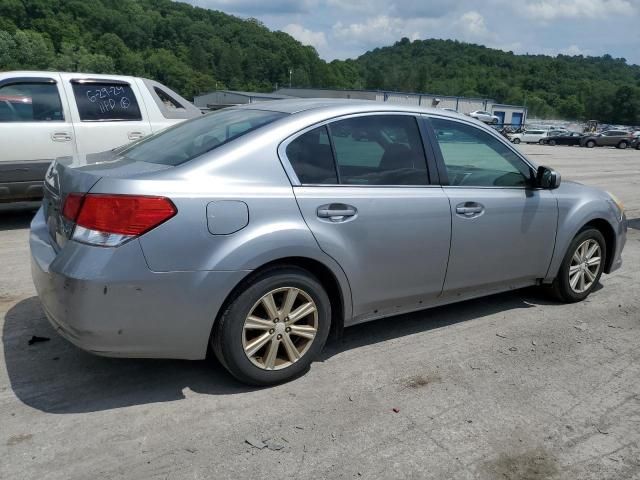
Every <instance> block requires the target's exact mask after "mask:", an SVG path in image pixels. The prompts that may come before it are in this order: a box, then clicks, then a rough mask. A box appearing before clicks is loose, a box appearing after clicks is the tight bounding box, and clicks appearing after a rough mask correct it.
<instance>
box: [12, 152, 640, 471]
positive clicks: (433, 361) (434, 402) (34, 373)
mask: <svg viewBox="0 0 640 480" xmlns="http://www.w3.org/2000/svg"><path fill="white" fill-rule="evenodd" d="M521 148H522V150H524V151H525V152H526V153H528V154H530V155H531V158H533V159H534V160H535V161H536V162H537V163H539V164H545V165H550V166H553V167H555V168H557V169H558V170H560V172H561V173H562V174H563V176H564V178H569V179H575V180H578V181H581V182H584V183H588V184H593V185H597V186H600V187H603V188H606V189H608V190H611V191H613V192H614V193H615V194H616V195H618V196H619V197H620V198H621V199H622V200H623V201H624V202H625V204H626V205H627V208H628V217H629V218H630V219H631V221H630V227H631V228H630V230H629V237H628V243H627V247H626V250H625V253H624V261H625V264H624V266H623V268H622V270H620V271H618V272H616V273H615V274H613V275H610V276H605V277H604V279H603V282H602V283H603V285H602V287H601V288H600V289H599V290H598V291H596V292H595V293H594V294H593V295H592V296H591V297H590V298H589V299H588V300H587V301H585V302H583V303H580V304H574V305H561V304H558V303H554V302H552V301H550V300H549V299H548V298H547V297H545V296H544V295H541V294H540V293H539V292H538V291H536V290H535V289H530V290H524V291H518V292H514V293H509V294H502V295H496V296H493V297H489V298H484V299H480V300H475V301H469V302H465V303H463V304H459V305H455V306H449V307H443V308H437V309H435V310H430V311H426V312H422V313H418V314H412V315H406V316H401V317H395V318H391V319H387V320H382V321H379V322H375V323H373V324H367V325H361V326H358V327H354V328H351V329H347V331H346V333H345V337H344V339H343V340H341V341H334V342H332V343H331V344H330V345H329V346H328V347H327V349H326V353H325V355H324V358H323V359H322V361H320V362H317V363H315V364H314V365H313V366H312V368H311V371H310V372H309V373H308V374H307V375H305V376H304V377H302V378H300V379H298V380H296V381H294V382H291V383H289V384H286V385H282V386H279V387H276V388H268V389H250V388H246V387H244V386H241V385H239V384H238V383H236V382H235V381H233V380H231V379H230V378H229V376H228V375H227V374H226V373H225V372H224V371H223V370H222V368H221V367H220V366H218V365H217V364H215V363H214V362H210V361H207V362H186V361H185V362H179V361H152V360H115V359H105V358H99V357H94V356H92V355H90V354H87V353H84V352H82V351H80V350H78V349H77V348H75V347H73V346H71V345H70V344H68V343H67V342H66V341H64V340H62V339H61V338H59V337H58V336H57V335H56V334H55V333H54V332H53V330H52V329H51V327H50V326H49V324H48V323H47V321H46V320H45V318H44V316H43V313H42V311H41V309H40V306H39V303H38V299H37V298H36V297H35V296H34V295H35V293H34V289H33V286H32V284H31V280H30V273H29V262H28V246H27V236H28V230H27V228H28V223H29V219H30V216H31V215H32V214H33V207H31V208H29V207H28V206H27V207H24V206H20V207H10V208H7V207H4V208H2V209H0V323H1V324H2V345H1V346H0V349H2V352H1V353H2V354H1V355H0V422H1V423H0V459H1V460H0V478H3V479H39V480H40V479H65V480H68V479H83V480H84V479H88V478H95V479H98V478H100V479H102V478H108V479H125V478H126V479H130V478H145V479H163V480H164V479H184V478H189V479H212V478H215V479H223V478H232V479H239V478H296V479H307V478H309V479H312V478H313V479H319V478H347V479H348V478H372V479H380V478H393V479H400V478H412V479H413V478H415V479H418V478H420V479H423V478H433V479H445V478H455V479H456V480H461V479H476V478H477V479H543V478H544V479H547V478H563V479H598V480H601V479H622V478H640V445H639V443H640V349H639V348H638V345H640V309H639V306H640V298H639V293H640V289H639V287H640V269H639V268H638V266H639V265H640V152H638V151H631V150H628V151H619V150H615V149H593V150H587V149H580V148H572V147H542V146H537V145H535V146H528V147H527V146H523V147H521ZM32 335H39V336H44V337H50V338H51V340H50V341H48V342H45V343H37V344H34V345H32V346H29V345H28V344H27V342H28V340H29V339H30V338H31V336H32ZM394 409H396V410H397V412H396V411H394ZM247 442H251V443H253V444H254V445H256V446H257V447H263V446H264V448H256V447H255V446H251V445H250V444H249V443H247Z"/></svg>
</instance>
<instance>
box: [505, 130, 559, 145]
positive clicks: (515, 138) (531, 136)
mask: <svg viewBox="0 0 640 480" xmlns="http://www.w3.org/2000/svg"><path fill="white" fill-rule="evenodd" d="M547 136H549V132H548V131H547V130H526V131H524V132H522V133H514V134H512V135H510V137H509V138H510V139H511V141H512V142H513V143H516V144H517V143H539V144H542V143H543V142H542V140H543V139H544V138H546V137H547Z"/></svg>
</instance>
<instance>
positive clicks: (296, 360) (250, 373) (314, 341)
mask: <svg viewBox="0 0 640 480" xmlns="http://www.w3.org/2000/svg"><path fill="white" fill-rule="evenodd" d="M330 324H331V304H330V302H329V297H328V296H327V293H326V292H325V290H324V288H323V287H322V285H321V283H320V282H319V281H318V279H317V278H316V277H315V276H313V275H312V274H311V273H309V272H308V271H306V270H304V269H301V268H298V267H279V268H274V269H271V270H267V271H265V272H263V273H261V274H259V275H257V276H256V277H254V278H252V279H251V280H250V281H249V282H248V283H247V284H246V285H245V286H244V288H242V290H241V291H240V292H239V293H238V294H237V295H236V296H235V297H234V298H233V299H232V300H231V302H230V303H229V304H228V305H227V307H226V308H225V310H224V312H223V313H222V315H221V316H220V318H219V319H218V321H217V322H216V325H215V327H214V333H213V336H212V345H211V346H212V348H213V351H214V353H215V355H216V357H217V358H218V360H220V363H222V364H223V365H224V366H225V367H226V369H227V370H228V371H229V373H231V374H232V375H233V376H234V377H236V378H237V379H238V380H240V381H241V382H244V383H247V384H251V385H258V386H264V385H273V384H277V383H282V382H285V381H288V380H291V379H293V378H295V377H297V376H299V375H301V374H302V373H304V372H306V371H307V369H308V368H309V365H310V364H311V362H312V361H313V360H315V359H316V358H317V357H318V355H319V354H320V352H321V351H322V348H323V347H324V344H325V342H326V340H327V337H328V335H329V328H330Z"/></svg>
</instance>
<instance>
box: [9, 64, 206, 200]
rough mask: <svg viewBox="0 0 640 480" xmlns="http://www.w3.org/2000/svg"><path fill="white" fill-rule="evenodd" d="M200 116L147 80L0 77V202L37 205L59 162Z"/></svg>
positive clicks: (36, 74)
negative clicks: (47, 178) (48, 176)
mask: <svg viewBox="0 0 640 480" xmlns="http://www.w3.org/2000/svg"><path fill="white" fill-rule="evenodd" d="M201 114H202V113H201V111H200V109H198V108H197V107H195V106H194V105H192V104H191V103H190V102H189V101H187V100H185V99H184V98H182V97H181V96H180V95H178V94H177V93H175V92H174V91H172V90H171V89H169V88H167V87H165V86H164V85H162V84H160V83H158V82H155V81H153V80H148V79H145V78H137V77H127V76H120V75H98V74H83V73H60V72H3V73H0V202H8V201H17V200H31V199H39V198H41V197H42V181H43V179H44V176H45V173H46V171H47V168H48V167H49V164H50V163H51V161H52V160H53V159H55V158H57V157H63V156H70V155H77V154H79V155H89V154H92V153H97V152H104V151H107V150H111V149H113V148H116V147H119V146H121V145H125V144H127V143H129V142H132V141H135V140H138V139H140V138H142V137H144V136H146V135H149V134H151V133H154V132H157V131H159V130H162V129H164V128H166V127H168V126H170V125H173V124H175V123H178V122H181V121H184V120H185V119H188V118H192V117H197V116H199V115H201Z"/></svg>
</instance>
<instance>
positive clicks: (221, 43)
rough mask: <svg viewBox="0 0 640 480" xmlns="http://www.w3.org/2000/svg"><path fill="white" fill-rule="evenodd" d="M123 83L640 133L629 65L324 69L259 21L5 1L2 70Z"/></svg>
mask: <svg viewBox="0 0 640 480" xmlns="http://www.w3.org/2000/svg"><path fill="white" fill-rule="evenodd" d="M14 69H32V70H35V69H38V70H40V69H43V70H66V71H86V72H95V73H122V74H128V75H139V76H146V77H150V78H154V79H156V80H158V81H160V82H162V83H165V84H167V85H169V86H170V87H172V88H174V89H176V90H177V91H179V92H181V93H182V94H183V95H184V96H186V97H187V98H191V97H193V96H194V95H197V94H199V93H202V92H206V91H210V90H213V89H215V88H229V89H243V90H257V91H271V90H273V89H274V88H275V87H276V86H277V85H281V86H282V85H288V83H289V70H290V69H292V70H293V75H292V84H293V86H297V87H309V86H314V87H326V88H367V89H387V90H400V91H411V92H413V91H416V92H429V93H436V94H439V95H465V96H482V97H490V98H493V99H495V100H497V101H498V102H502V103H513V104H518V105H521V104H523V103H524V104H526V105H527V106H528V107H529V109H530V112H531V114H533V115H536V116H542V117H552V116H558V117H564V118H568V119H587V118H597V119H599V120H602V121H605V122H611V123H624V124H638V123H640V67H639V66H635V65H628V64H627V62H626V61H625V60H624V59H616V58H612V57H611V56H609V55H605V56H603V57H582V56H565V55H559V56H557V57H549V56H543V55H515V54H513V53H511V52H503V51H500V50H493V49H489V48H486V47H482V46H479V45H471V44H466V43H461V42H457V41H451V40H424V41H413V42H411V41H409V40H408V39H406V38H403V39H402V40H400V41H398V42H397V43H396V44H395V45H393V46H389V47H384V48H377V49H375V50H373V51H370V52H367V53H365V54H364V55H362V56H360V57H359V58H357V59H355V60H346V61H337V60H336V61H332V62H330V63H327V62H325V61H323V60H322V59H320V58H319V57H318V54H317V52H316V51H315V49H314V48H313V47H309V46H304V45H302V44H301V43H300V42H298V41H296V40H295V39H293V38H292V37H291V36H289V35H288V34H286V33H283V32H274V31H270V30H269V29H267V28H266V27H265V26H264V25H262V23H260V21H259V20H256V19H248V20H243V19H239V18H237V17H234V16H231V15H227V14H225V13H222V12H218V11H214V10H207V9H203V8H198V7H192V6H191V5H188V4H185V3H178V2H173V1H171V0H93V1H92V2H86V1H84V0H2V1H1V2H0V70H14Z"/></svg>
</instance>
